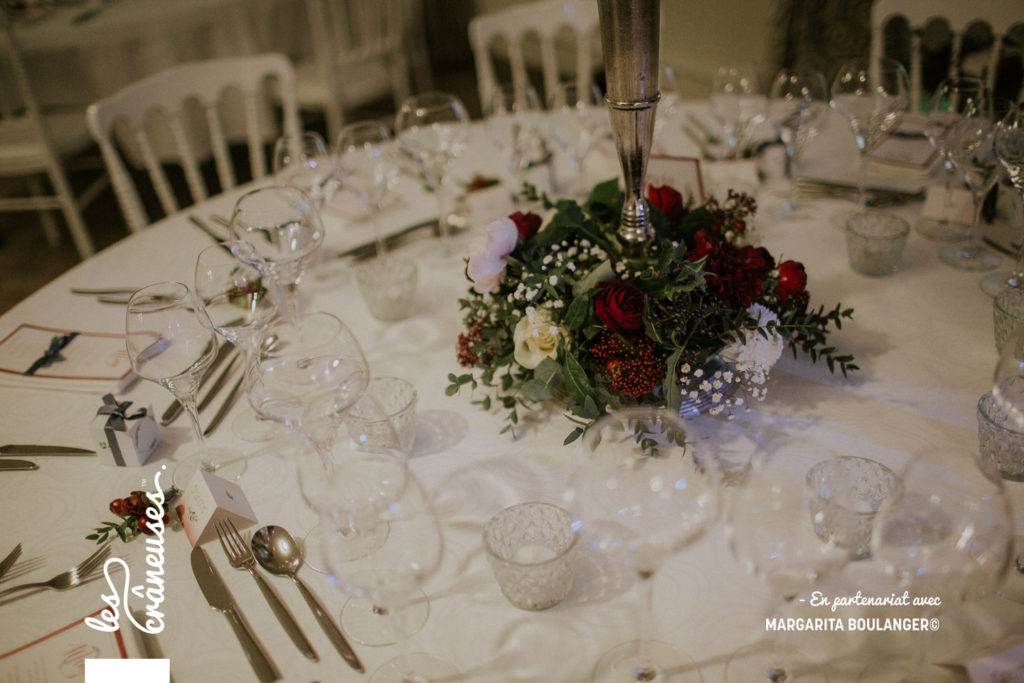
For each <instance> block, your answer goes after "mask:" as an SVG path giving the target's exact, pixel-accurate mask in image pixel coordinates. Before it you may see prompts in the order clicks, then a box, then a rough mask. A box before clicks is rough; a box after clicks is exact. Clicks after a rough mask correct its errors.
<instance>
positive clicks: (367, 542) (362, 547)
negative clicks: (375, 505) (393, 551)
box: [302, 524, 391, 574]
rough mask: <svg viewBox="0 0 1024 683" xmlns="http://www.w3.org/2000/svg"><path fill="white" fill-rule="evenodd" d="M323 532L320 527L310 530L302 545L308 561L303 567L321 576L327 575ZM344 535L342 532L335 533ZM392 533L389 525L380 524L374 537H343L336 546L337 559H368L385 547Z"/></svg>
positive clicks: (343, 560) (353, 535)
mask: <svg viewBox="0 0 1024 683" xmlns="http://www.w3.org/2000/svg"><path fill="white" fill-rule="evenodd" d="M321 533H322V530H321V528H320V525H319V524H317V525H316V526H315V527H313V528H312V529H310V530H309V531H308V532H307V533H306V535H305V536H304V537H303V538H302V545H303V548H304V550H305V554H306V561H305V563H304V565H303V566H306V567H309V568H310V569H312V570H313V571H315V572H317V573H319V574H326V573H327V560H326V558H325V557H324V553H323V541H322V540H321V539H320V534H321ZM333 533H337V534H339V535H342V534H341V533H340V532H337V531H335V532H333ZM390 533H391V527H390V526H389V525H387V524H380V525H378V526H377V528H376V529H375V530H374V533H373V534H372V535H367V536H358V535H356V534H352V535H351V536H344V535H342V540H341V541H340V542H338V543H337V545H335V546H334V547H335V551H336V555H335V556H336V557H337V559H338V560H339V561H341V562H347V561H349V560H358V559H360V558H363V557H366V556H367V555H369V554H370V553H372V552H373V551H374V550H376V549H377V548H380V547H381V546H382V545H384V542H385V541H387V540H388V536H389V535H390Z"/></svg>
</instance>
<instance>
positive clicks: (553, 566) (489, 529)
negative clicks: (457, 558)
mask: <svg viewBox="0 0 1024 683" xmlns="http://www.w3.org/2000/svg"><path fill="white" fill-rule="evenodd" d="M577 538H578V535H577V534H576V531H575V530H574V529H573V525H572V515H570V514H569V513H568V512H567V511H566V510H563V509H562V508H560V507H558V506H557V505H551V504H550V503H521V504H519V505H513V506H512V507H508V508H505V509H504V510H502V511H501V512H499V513H497V514H496V515H494V516H493V517H491V519H490V521H488V522H487V524H486V525H485V526H484V534H483V543H484V550H485V551H486V554H487V559H488V561H490V563H491V568H492V569H493V570H494V576H495V578H496V579H497V580H498V585H499V586H500V587H501V592H502V593H503V594H504V595H505V597H506V598H508V601H509V602H511V603H512V604H513V605H515V606H516V607H518V608H520V609H526V610H543V609H548V608H549V607H554V606H555V605H557V604H558V603H560V602H562V600H564V599H565V596H566V595H568V594H569V591H570V590H571V589H572V580H573V574H574V573H575V564H574V559H575V554H576V540H577Z"/></svg>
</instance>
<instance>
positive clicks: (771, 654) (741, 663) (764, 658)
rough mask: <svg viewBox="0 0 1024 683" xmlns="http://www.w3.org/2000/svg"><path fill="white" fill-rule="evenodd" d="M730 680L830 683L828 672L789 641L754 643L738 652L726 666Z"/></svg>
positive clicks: (740, 682) (734, 682)
mask: <svg viewBox="0 0 1024 683" xmlns="http://www.w3.org/2000/svg"><path fill="white" fill-rule="evenodd" d="M725 680H726V683H776V682H778V683H781V682H782V681H785V682H786V683H795V682H797V681H799V683H827V681H828V675H827V674H826V673H825V672H824V671H819V670H818V669H817V668H816V667H815V666H814V665H813V664H808V663H807V655H806V654H804V653H803V652H802V651H800V650H798V649H797V648H795V647H793V646H791V645H787V644H777V645H774V646H773V645H772V644H770V643H754V644H753V645H748V646H747V647H745V648H743V649H741V650H739V651H738V652H736V653H735V654H734V655H733V656H732V658H730V659H729V663H728V664H727V665H726V667H725Z"/></svg>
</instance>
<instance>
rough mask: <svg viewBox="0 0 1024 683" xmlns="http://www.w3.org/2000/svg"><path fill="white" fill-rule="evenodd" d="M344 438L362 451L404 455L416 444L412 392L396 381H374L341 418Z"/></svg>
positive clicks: (408, 387)
mask: <svg viewBox="0 0 1024 683" xmlns="http://www.w3.org/2000/svg"><path fill="white" fill-rule="evenodd" d="M345 425H346V427H347V429H348V434H349V436H350V437H351V438H353V439H355V440H356V441H357V442H358V443H359V445H360V446H361V447H363V448H365V449H366V450H369V451H374V452H380V451H385V450H392V449H395V450H399V451H401V452H402V453H405V454H408V453H410V452H411V451H412V446H413V442H414V441H415V440H416V389H415V387H413V386H412V385H411V384H409V383H408V382H406V381H405V380H404V379H401V378H399V377H374V378H373V379H371V380H370V383H369V384H368V385H367V387H366V391H365V392H363V395H362V396H361V397H360V398H359V400H358V401H357V402H356V404H355V405H354V406H352V408H351V409H350V410H349V411H348V414H347V415H346V416H345Z"/></svg>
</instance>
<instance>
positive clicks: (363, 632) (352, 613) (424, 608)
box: [341, 592, 430, 647]
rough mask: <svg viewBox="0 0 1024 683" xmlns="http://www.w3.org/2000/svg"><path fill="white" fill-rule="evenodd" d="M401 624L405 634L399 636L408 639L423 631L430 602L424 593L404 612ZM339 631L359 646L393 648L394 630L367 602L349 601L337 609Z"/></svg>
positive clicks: (414, 599)
mask: <svg viewBox="0 0 1024 683" xmlns="http://www.w3.org/2000/svg"><path fill="white" fill-rule="evenodd" d="M404 609H405V611H406V614H405V616H404V617H403V620H404V621H405V623H406V624H407V627H408V629H409V630H408V632H407V633H404V634H402V635H403V636H404V637H406V638H408V637H410V636H412V635H413V634H414V633H416V632H417V631H419V630H420V629H421V628H423V624H425V623H427V618H428V617H429V616H430V599H429V598H427V594H426V593H422V592H421V593H420V594H419V595H418V596H416V597H414V598H413V601H412V602H411V603H410V604H409V605H408V606H407V607H405V608H404ZM341 628H342V630H343V631H345V633H347V634H348V636H349V637H350V638H351V639H352V640H354V641H356V642H357V643H359V644H360V645H369V646H370V647H382V646H384V645H394V644H395V632H394V627H393V625H392V624H391V620H390V619H389V618H388V615H387V614H386V613H382V612H380V611H378V607H377V606H376V605H374V604H373V603H372V602H371V601H369V600H361V599H357V598H350V599H349V600H348V602H346V603H345V606H344V607H342V609H341Z"/></svg>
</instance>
